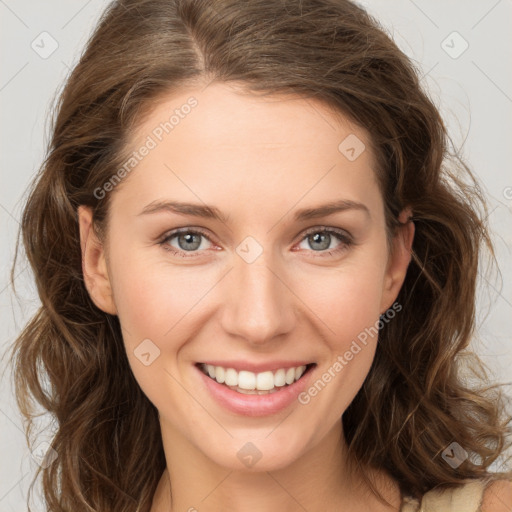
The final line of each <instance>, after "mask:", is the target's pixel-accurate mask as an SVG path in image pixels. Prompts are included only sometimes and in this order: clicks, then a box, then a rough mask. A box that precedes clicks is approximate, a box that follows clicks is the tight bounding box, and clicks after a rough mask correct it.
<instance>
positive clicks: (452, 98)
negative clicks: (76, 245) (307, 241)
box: [0, 0, 512, 512]
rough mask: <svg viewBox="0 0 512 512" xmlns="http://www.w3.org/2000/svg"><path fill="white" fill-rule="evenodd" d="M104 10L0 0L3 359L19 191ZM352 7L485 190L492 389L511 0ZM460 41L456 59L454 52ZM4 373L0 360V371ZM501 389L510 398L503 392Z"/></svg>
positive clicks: (497, 346)
mask: <svg viewBox="0 0 512 512" xmlns="http://www.w3.org/2000/svg"><path fill="white" fill-rule="evenodd" d="M107 3H108V2H106V1H105V0H88V1H87V0H73V1H67V2H63V1H59V0H45V1H44V2H38V1H35V0H33V1H30V0H0V38H1V43H2V47H1V48H2V50H1V55H0V59H1V65H0V73H1V74H0V107H1V112H2V117H1V119H2V122H1V127H0V130H1V132H0V144H1V149H2V151H1V156H0V172H1V180H2V181H1V187H0V226H1V228H0V229H1V234H0V240H1V244H0V265H1V267H0V268H1V272H0V304H1V313H0V314H1V325H2V326H4V327H3V329H2V336H1V338H0V351H1V352H2V353H3V352H4V351H5V350H6V349H7V348H8V347H9V346H10V345H11V344H12V341H13V339H14V338H15V336H16V334H17V333H18V332H19V330H20V328H21V327H22V326H23V325H24V323H25V322H26V321H27V319H28V318H29V317H30V315H31V314H32V313H33V312H34V311H35V310H36V308H37V306H38V299H37V294H36V292H35V288H34V285H33V282H32V279H31V276H30V272H29V271H28V270H27V267H26V264H25V261H22V262H21V263H20V264H19V265H18V268H17V275H18V279H17V281H18V285H17V286H18V287H19V290H18V293H19V298H16V297H15V296H14V294H13V291H12V289H11V286H10V285H9V281H8V274H9V271H10V265H11V261H12V257H13V254H14V241H15V235H16V232H17V229H18V225H19V224H18V220H19V218H20V212H21V209H22V206H23V198H24V197H25V196H24V194H25V190H26V187H27V185H28V184H29V182H30V181H31V179H32V178H33V176H34V174H35V172H36V170H37V168H38V166H39V165H40V163H41V161H42V159H43V155H44V147H45V143H46V140H47V116H48V112H49V107H50V100H51V99H52V98H53V96H54V94H55V91H57V89H59V88H60V87H61V86H62V83H63V81H64V79H65V78H66V76H67V74H68V73H69V70H70V69H71V68H72V66H73V65H74V63H76V61H77V58H78V56H79V54H80V51H81V49H82V47H83V45H84V44H85V42H86V40H87V37H88V35H89V34H90V32H91V30H92V27H93V26H94V24H95V22H96V21H97V20H98V18H99V15H100V13H101V11H102V10H103V8H104V7H105V6H106V5H107ZM361 3H362V4H363V5H364V6H366V7H367V8H368V9H369V11H370V12H371V13H372V14H374V15H375V16H376V17H377V18H378V19H379V20H380V21H381V23H382V24H383V25H384V26H385V27H386V28H387V29H388V30H389V31H390V33H391V34H392V35H393V37H394V38H395V40H396V42H397V43H398V45H399V46H400V47H401V49H402V50H403V51H404V52H405V53H406V54H407V55H408V56H410V57H411V58H413V59H414V61H415V62H416V63H417V65H418V66H419V67H420V68H421V69H422V73H423V79H422V80H423V83H424V85H425V87H426V88H428V89H429V91H430V94H431V96H432V97H433V98H434V101H435V103H436V104H437V105H438V106H439V107H440V109H441V112H442V114H443V116H444V119H445V121H446V123H447V125H448V127H449V130H450V133H451V135H452V137H453V140H454V143H455V146H456V147H457V148H462V154H463V156H464V157H465V158H466V159H467V161H468V162H469V164H470V166H471V167H472V169H474V171H475V172H476V174H477V175H478V176H479V178H480V180H481V181H482V183H483V185H484V190H485V191H486V193H487V196H488V199H489V205H490V209H489V211H490V214H489V223H490V226H491V228H492V231H493V237H494V241H495V244H496V250H497V256H498V261H499V265H500V269H501V275H502V282H500V280H499V278H498V279H497V280H496V279H494V280H490V283H489V284H490V287H489V288H488V289H487V291H485V293H483V292H482V293H481V294H480V297H479V307H478V319H479V337H478V339H477V340H475V342H474V343H473V346H474V348H475V350H476V351H477V352H478V353H479V354H481V356H482V358H483V359H484V361H485V362H486V363H487V364H488V365H489V366H490V367H491V369H492V370H493V372H494V373H495V376H494V377H493V380H496V381H501V382H510V381H512V378H511V371H510V368H511V367H512V346H511V342H510V330H511V329H510V327H511V322H510V318H511V317H512V289H511V287H512V275H511V274H512V273H511V270H512V268H511V266H512V265H511V261H512V259H511V247H512V239H511V225H512V224H511V220H512V216H511V214H512V173H511V170H510V164H511V162H512V138H511V132H512V130H511V127H512V115H511V114H512V80H511V77H512V67H511V63H512V32H511V31H510V24H511V21H512V1H511V0H470V1H468V0H451V1H446V0H429V1H427V0H414V1H413V0H394V1H393V2H391V1H389V0H388V1H384V0H364V1H362V2H361ZM454 31H456V32H457V33H458V34H459V35H457V34H455V35H454V34H453V32H454ZM42 32H47V33H49V34H50V35H51V37H50V36H47V35H41V33H42ZM51 38H53V39H54V40H55V41H56V42H57V44H58V48H57V49H56V50H55V51H54V52H53V53H52V54H51V55H49V56H47V55H45V54H44V52H49V51H50V50H51V48H52V47H51V45H52V44H55V43H53V42H52V39H51ZM443 41H444V43H443ZM33 42H34V43H33ZM32 44H33V45H34V47H36V48H38V52H39V54H38V53H37V52H36V51H35V50H34V49H33V48H32V46H31V45H32ZM466 44H468V45H469V46H468V48H467V49H466V51H464V52H463V53H462V54H461V55H458V54H459V53H460V52H461V50H463V49H464V47H465V45H466ZM41 53H42V54H43V55H42V56H41V55H40V54H41ZM42 57H46V58H42ZM454 57H456V58H454ZM482 284H486V283H485V282H484V281H482ZM5 364H6V363H5V359H4V360H3V361H2V370H3V369H4V368H5ZM9 379H10V375H9V373H8V372H6V373H5V375H4V376H3V378H2V380H1V382H0V384H1V390H0V434H1V435H0V510H2V511H5V512H9V511H17V512H19V511H22V510H26V505H25V495H26V492H27V488H28V485H29V483H30V481H31V479H32V477H33V474H34V470H35V467H36V462H35V460H34V459H33V458H32V456H31V454H30V452H29V451H28V449H27V447H26V445H25V439H24V434H23V430H22V421H21V419H20V417H19V413H18V411H17V409H16V407H15V406H14V399H13V394H12V388H11V386H10V382H9ZM507 389H508V390H509V393H510V389H511V387H508V388H507ZM42 439H44V438H42ZM36 498H37V494H36ZM33 506H34V510H37V511H39V510H43V507H42V504H41V502H38V501H35V500H34V502H33Z"/></svg>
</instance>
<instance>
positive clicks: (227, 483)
mask: <svg viewBox="0 0 512 512" xmlns="http://www.w3.org/2000/svg"><path fill="white" fill-rule="evenodd" d="M162 427H164V425H162ZM162 432H163V436H162V438H163V443H164V451H165V456H166V460H167V469H166V470H165V471H164V473H163V474H162V478H161V480H160V482H159V484H158V488H157V490H156V493H155V496H154V499H153V506H152V508H151V512H176V511H188V512H197V511H201V512H221V511H223V510H226V507H227V506H228V505H229V510H230V511H232V512H242V511H244V512H245V511H247V510H251V512H264V511H268V510H280V511H282V512H296V511H297V510H304V509H305V510H308V511H311V512H314V511H317V510H318V511H320V510H322V511H323V510H339V511H341V512H343V511H359V510H372V511H378V512H395V511H398V510H399V508H400V493H399V490H398V486H397V485H396V483H395V482H394V481H393V480H392V479H391V478H390V477H389V476H387V475H386V474H385V473H384V472H375V473H373V474H372V476H373V479H374V482H375V484H376V486H377V488H378V490H379V491H380V492H381V494H382V495H383V496H384V497H385V498H386V499H387V500H388V501H390V502H391V503H392V507H388V506H385V505H383V504H382V503H381V502H380V501H378V500H377V498H376V497H375V496H374V495H372V494H371V491H370V490H369V488H368V487H367V485H366V484H365V483H364V480H363V479H362V477H361V475H357V474H355V472H353V471H351V470H350V469H349V466H348V464H347V463H346V450H347V446H346V443H345V439H344V436H343V430H342V426H341V421H340V422H339V426H337V428H335V429H333V430H331V431H330V432H329V433H328V434H327V435H326V436H325V437H324V438H323V439H322V441H321V442H320V443H318V444H317V445H316V446H315V447H314V448H313V449H311V450H310V451H309V452H307V453H306V454H304V455H303V456H302V457H300V458H298V459H297V460H295V461H294V462H293V463H292V464H290V465H288V466H286V467H285V468H281V469H276V470H273V471H259V472H258V471H254V470H246V471H240V470H233V469H229V468H223V467H221V466H219V465H217V464H215V463H214V462H213V461H211V460H210V459H207V458H206V457H204V455H203V454H201V453H198V451H197V449H196V448H195V447H194V446H192V445H191V444H189V443H187V442H186V440H183V439H181V440H180V442H178V440H177V439H176V438H175V437H174V436H173V435H169V434H170V433H169V430H165V429H164V428H162ZM171 496H172V498H171Z"/></svg>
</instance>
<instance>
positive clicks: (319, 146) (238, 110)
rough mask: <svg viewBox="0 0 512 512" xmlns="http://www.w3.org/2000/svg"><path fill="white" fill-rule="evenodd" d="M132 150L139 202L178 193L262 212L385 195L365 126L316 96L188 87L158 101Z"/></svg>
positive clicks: (134, 194) (128, 182)
mask: <svg viewBox="0 0 512 512" xmlns="http://www.w3.org/2000/svg"><path fill="white" fill-rule="evenodd" d="M144 147H146V148H150V149H146V150H143V148H144ZM130 149H131V150H133V151H134V153H138V154H139V155H138V157H137V163H136V165H135V166H134V167H133V170H130V171H129V173H128V174H129V175H128V176H127V178H125V179H124V180H123V183H122V186H121V187H120V192H121V194H120V196H122V197H124V199H129V201H128V202H129V203H130V205H132V206H135V205H138V206H140V205H142V206H143V203H144V204H147V203H148V202H150V201H154V200H155V199H165V198H166V197H167V196H172V197H175V198H177V197H179V198H180V199H183V200H194V201H196V202H197V201H198V200H200V201H204V202H206V203H208V204H211V203H219V204H221V203H222V204H232V205H234V206H236V207H238V208H241V207H243V208H245V209H246V210H251V211H250V212H249V213H251V214H252V215H262V213H263V211H262V208H263V209H265V208H267V209H268V206H269V205H278V206H280V207H281V210H282V209H283V207H284V205H285V204H287V205H289V206H291V205H292V204H294V203H297V202H299V201H300V202H301V206H303V207H304V206H307V205H308V204H309V203H318V201H319V200H322V201H324V202H327V201H330V200H337V199H339V198H340V197H341V198H344V199H349V200H354V201H355V200H358V201H362V200H365V199H366V200H367V201H370V202H373V203H375V202H376V201H377V203H378V201H379V197H378V196H379V194H378V186H377V182H376V178H375V172H374V161H373V154H372V151H371V148H370V139H369V136H368V134H367V133H366V131H365V130H363V129H362V128H360V127H359V126H357V125H355V124H353V123H351V122H350V121H349V120H348V119H346V118H344V117H343V115H341V114H340V113H338V112H334V111H333V110H332V109H330V108H329V107H327V106H326V105H324V104H323V103H320V102H318V101H316V100H313V99H309V98H299V97H297V96H283V95H280V96H266V97H256V96H255V95H253V94H250V93H248V92H244V91H243V90H241V89H239V88H234V87H232V86H229V85H226V84H222V83H214V84H210V85H209V86H208V87H206V88H196V89H188V90H183V91H181V92H178V93H173V94H171V95H169V96H167V97H163V98H161V99H160V100H159V102H158V103H157V104H156V106H155V107H154V109H153V110H152V111H151V112H150V113H149V115H147V117H146V118H145V119H144V122H143V123H142V124H141V125H140V126H139V127H138V128H137V130H135V131H134V133H133V134H132V136H131V140H130ZM141 150H143V151H141ZM140 153H144V156H142V157H140ZM117 192H118V191H116V194H114V198H113V201H114V202H115V201H119V199H118V198H116V196H117V195H118V194H117ZM125 202H126V201H125ZM235 203H236V205H235Z"/></svg>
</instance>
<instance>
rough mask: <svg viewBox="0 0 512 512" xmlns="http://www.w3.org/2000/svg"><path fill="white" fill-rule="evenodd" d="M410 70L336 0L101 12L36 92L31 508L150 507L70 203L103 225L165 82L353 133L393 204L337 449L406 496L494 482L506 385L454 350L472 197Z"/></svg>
mask: <svg viewBox="0 0 512 512" xmlns="http://www.w3.org/2000/svg"><path fill="white" fill-rule="evenodd" d="M419 76H420V72H419V70H418V69H416V67H415V66H414V64H413V63H411V61H410V60H409V59H408V58H407V57H406V56H405V55H404V54H403V53H402V52H401V51H400V50H399V49H398V47H397V46H396V45H395V43H394V42H393V41H392V39H391V38H390V36H389V35H387V33H386V32H385V30H384V29H383V28H382V27H381V26H380V25H379V24H378V22H377V21H376V20H375V19H373V18H372V17H371V16H369V15H368V14H367V13H366V12H365V11H364V10H363V9H362V8H361V7H359V6H358V5H357V4H354V3H352V2H349V1H348V0H310V1H307V2H304V1H300V0H293V1H291V0H283V1H277V0H251V1H250V2H242V1H240V0H222V1H221V0H119V1H115V2H112V3H111V4H110V5H109V6H108V7H107V9H106V10H105V12H104V13H103V16H102V18H101V20H100V21H99V23H98V26H97V27H96V29H95V31H94V33H93V34H92V36H91V38H90V39H89V41H88V43H87V46H86V48H85V50H84V53H83V54H82V56H81V58H80V60H79V62H78V64H77V65H76V67H75V68H74V69H73V71H72V73H71V75H70V76H69V78H68V80H67V83H66V85H65V87H64V89H63V91H62V93H61V95H60V97H59V100H58V103H57V104H56V105H55V113H56V115H55V117H54V118H53V119H52V133H51V140H50V141H49V147H48V152H47V157H46V159H45V161H44V163H43V165H42V166H41V169H40V170H39V173H38V175H37V176H36V179H35V180H34V182H33V185H32V187H31V189H30V191H29V196H28V199H27V203H26V206H25V209H24V212H23V216H22V221H21V230H20V234H19V238H18V245H19V242H20V240H21V241H22V242H23V245H24V248H25V251H26V256H27V258H28V261H29V262H30V265H31V267H32V270H33V272H34V275H35V280H36V284H37V290H38V294H39V297H40V300H41V307H40V309H39V310H38V311H37V313H36V314H35V316H34V317H33V318H32V319H31V320H30V321H29V322H28V324H27V325H26V327H25V328H24V329H23V331H22V332H21V333H20V335H19V337H18V338H17V340H16V342H15V344H14V347H13V352H12V355H11V358H12V364H13V366H14V378H15V384H16V396H17V400H18V405H19V407H20V409H21V411H22V414H23V415H24V416H25V417H26V419H27V420H29V424H28V425H29V426H28V428H27V439H28V440H29V442H31V441H30V438H31V436H30V421H31V420H32V418H33V417H34V414H35V407H34V405H35V404H37V405H38V406H42V407H43V408H44V409H45V410H46V411H49V413H51V415H52V416H53V417H54V418H55V420H56V424H57V429H56V432H55V436H54V437H53V440H52V444H51V446H52V448H53V449H54V450H56V452H57V453H58V458H57V459H56V460H55V462H53V464H51V465H49V467H47V468H40V469H39V470H38V472H37V475H36V477H35V478H34V481H33V482H32V486H31V489H32V487H33V485H34V483H35V481H36V479H37V477H38V475H39V474H40V473H42V485H43V491H44V498H45V500H46V502H47V506H48V510H51V511H54V512H64V511H65V512H71V511H72V512H82V511H83V512H86V511H88V512H92V511H97V512H112V511H127V512H132V511H133V512H135V511H140V512H147V511H148V510H149V509H150V506H151V500H152V497H153V495H154V492H155V489H156V486H157V483H158V481H159V479H160V477H161V475H162V472H163V470H164V468H165V458H164V452H163V447H162V441H161V432H160V425H159V420H158V411H157V410H156V408H155V407H154V406H153V404H152V403H151V402H150V401H149V400H148V399H147V397H146V396H145V395H144V394H143V392H142V391H141V389H140V387H139V386H138V384H137V382H136V380H135V378H134V377H133V375H132V372H131V369H130V366H129V364H128V360H127V357H126V353H125V349H124V345H123V339H122V335H121V329H120V324H119V321H118V318H117V317H116V316H111V315H109V314H107V313H104V312H103V311H101V310H99V309H98V308H97V307H96V306H95V305H94V304H93V302H92V301H91V298H90V297H89V294H88V292H87V290H86V287H85V285H84V278H83V273H82V265H81V251H80V241H79V227H78V223H77V208H78V206H79V205H88V206H90V207H92V209H93V212H94V225H95V228H96V229H97V230H98V233H100V234H101V233H104V232H105V228H106V226H105V224H106V220H107V212H108V207H109V196H110V194H107V195H106V197H104V198H101V199H98V198H97V197H96V196H95V194H94V191H95V190H96V189H98V187H102V185H103V184H104V183H106V182H107V181H108V180H109V179H110V178H111V176H112V175H114V174H115V172H116V170H117V169H119V168H120V166H121V165H122V163H123V162H124V161H125V160H126V155H127V154H128V153H129V150H130V148H129V140H130V135H131V134H133V133H134V130H135V129H136V128H137V127H138V126H139V125H140V123H141V122H142V121H143V120H144V118H145V116H146V115H147V114H148V113H149V112H150V111H151V109H152V108H153V107H154V106H155V105H156V103H157V102H158V101H159V99H161V98H162V97H163V96H164V95H168V94H170V93H172V92H173V91H176V90H183V89H184V88H187V87H191V86H194V85H197V84H206V83H210V82H212V81H213V80H215V81H219V82H225V83H228V82H233V83H237V84H241V85H242V86H243V88H244V89H245V90H246V91H249V92H252V93H253V94H256V95H275V96H277V95H280V94H294V95H297V96H301V97H304V98H311V99H315V100H317V101H320V102H323V104H325V105H328V106H330V107H333V108H334V111H335V112H338V113H340V114H342V115H343V116H346V117H348V118H349V119H350V120H352V121H353V122H355V123H356V124H357V125H359V126H361V127H363V128H365V129H366V130H367V131H368V132H369V134H370V136H371V143H372V149H373V151H374V154H375V157H376V161H377V164H378V165H377V167H378V168H377V169H376V175H377V178H378V181H379V186H380V188H381V191H382V195H383V198H384V202H385V210H386V221H387V227H388V235H389V234H392V233H393V230H394V229H396V227H397V226H398V214H399V212H400V211H401V210H402V209H403V208H404V207H406V206H410V207H411V209H412V212H413V217H412V220H413V222H414V223H415V229H416V232H415V238H414V244H413V255H412V261H411V264H410V265H409V268H408V271H407V275H406V279H405V282H404V284H403V287H402V289H401V291H400V293H399V296H398V299H397V300H398V302H399V303H400V304H401V305H402V306H403V312H402V313H401V314H400V315H397V317H396V319H395V320H393V321H392V322H390V323H388V324H386V325H385V326H383V327H382V329H381V330H380V333H379V343H378V347H377V352H376V355H375V359H374V362H373V365H372V367H371V369H370V372H369V374H368V376H367V378H366V380H365V382H364V384H363V386H362V388H361V389H360V391H359V392H358V394H357V396H356V397H355V398H354V400H353V402H352V403H351V404H350V406H349V407H348V409H347V410H346V412H345V413H344V414H343V418H342V421H343V427H344V432H345V436H346V440H347V443H348V445H349V456H350V460H352V461H355V462H356V463H357V465H358V466H359V467H360V468H362V469H364V468H372V467H376V468H381V469H384V470H386V471H387V472H388V473H389V474H390V475H391V476H392V477H393V478H394V479H395V480H396V481H397V482H398V484H399V486H400V489H401V491H402V493H404V494H409V495H412V496H416V497H418V496H420V495H421V494H423V493H425V492H426V491H428V490H430V489H431V488H433V487H435V486H456V485H459V484H461V483H463V482H465V481H467V480H468V479H472V478H482V477H485V478H489V477H492V476H493V475H499V476H507V477H509V478H510V477H511V476H512V472H510V471H502V472H500V473H492V472H491V465H492V464H493V463H495V462H496V463H497V462H498V461H499V459H500V458H501V457H502V456H503V455H504V454H505V453H507V449H508V447H509V446H510V439H509V435H510V418H509V416H508V413H507V407H506V406H507V402H506V396H505V395H504V394H503V393H502V392H501V390H500V388H499V386H498V385H489V380H488V377H487V375H486V372H485V367H484V366H483V365H482V363H481V361H480V359H479V358H478V356H476V355H475V354H474V353H473V352H472V351H471V350H470V349H469V343H470V341H471V339H472V338H473V336H474V333H475V293H476V285H477V273H478V271H479V269H480V264H479V262H481V261H482V256H483V254H482V251H483V250H485V251H486V252H485V254H486V255H487V256H488V260H489V261H490V262H491V263H492V262H494V261H495V259H494V255H493V249H492V244H491V240H490V236H489V232H488V228H487V227H486V215H487V207H486V204H485V200H484V197H483V194H482V192H481V189H480V188H479V186H478V182H477V181H476V179H475V177H474V175H473V174H472V172H471V170H470V169H469V168H468V167H467V165H466V164H464V162H463V161H462V160H461V159H460V158H458V157H457V154H456V153H455V152H454V151H452V150H451V149H450V147H449V146H450V144H449V142H450V139H449V137H448V135H447V132H446V129H445V126H444V124H443V121H442V119H441V117H440V115H439V112H438V110H437V108H436V107H435V105H434V103H433V101H432V100H431V99H430V98H429V96H428V94H426V93H425V92H424V91H423V90H422V87H421V84H420V78H419ZM113 193H115V192H113ZM17 248H18V251H19V247H17ZM18 260H19V258H18ZM15 265H16V260H15V264H14V266H15ZM13 275H14V267H13ZM463 356H464V357H463ZM471 372H472V373H471ZM453 441H456V442H457V443H458V444H459V445H460V446H461V447H463V448H464V449H465V450H466V451H467V452H468V454H469V455H470V456H469V458H467V459H466V460H465V461H464V462H463V463H462V464H461V465H460V466H458V467H457V468H452V467H451V465H449V464H447V463H446V462H445V460H443V458H442V452H443V450H445V448H446V447H447V446H449V445H450V443H452V442H453Z"/></svg>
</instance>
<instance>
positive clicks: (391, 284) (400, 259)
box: [381, 207, 414, 314]
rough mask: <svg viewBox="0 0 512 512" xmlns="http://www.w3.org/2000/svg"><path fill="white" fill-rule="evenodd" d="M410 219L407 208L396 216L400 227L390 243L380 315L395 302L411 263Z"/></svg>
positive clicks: (411, 225)
mask: <svg viewBox="0 0 512 512" xmlns="http://www.w3.org/2000/svg"><path fill="white" fill-rule="evenodd" d="M411 218H412V210H411V208H409V207H407V208H404V209H403V210H402V211H401V212H400V215H399V216H398V221H399V222H400V224H401V225H400V226H398V228H397V231H396V233H395V235H394V237H393V241H392V247H391V251H390V256H389V261H388V265H387V269H386V275H385V277H384V283H383V284H384V287H383V290H382V303H381V314H382V313H384V312H385V311H386V310H387V309H389V308H390V307H391V305H392V304H393V302H394V301H395V300H396V298H397V296H398V293H399V292H400V288H402V284H403V282H404V280H405V275H406V273H407V267H408V266H409V263H410V261H411V251H412V242H413V240H414V223H413V221H412V220H411Z"/></svg>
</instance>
